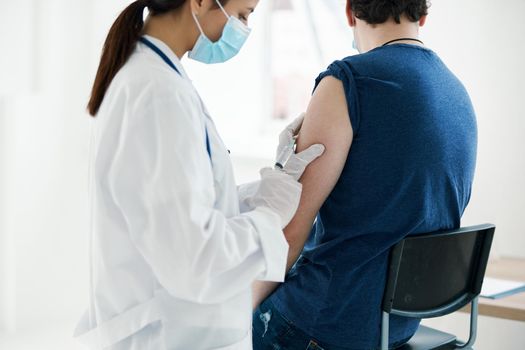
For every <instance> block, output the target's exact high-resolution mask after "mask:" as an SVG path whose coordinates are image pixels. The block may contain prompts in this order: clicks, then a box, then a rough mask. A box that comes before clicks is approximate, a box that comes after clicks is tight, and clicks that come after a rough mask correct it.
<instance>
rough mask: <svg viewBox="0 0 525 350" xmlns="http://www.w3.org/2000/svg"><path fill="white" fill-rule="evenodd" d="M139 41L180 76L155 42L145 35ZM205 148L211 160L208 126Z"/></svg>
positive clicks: (175, 67)
mask: <svg viewBox="0 0 525 350" xmlns="http://www.w3.org/2000/svg"><path fill="white" fill-rule="evenodd" d="M140 42H142V43H143V44H144V45H146V46H147V47H149V48H150V49H151V50H153V52H155V53H156V54H157V55H159V56H160V58H162V60H163V61H164V62H166V64H167V65H168V66H170V67H171V68H172V69H173V70H174V71H175V72H177V74H179V75H180V76H181V77H182V74H181V72H180V71H179V70H178V69H177V66H175V64H174V63H173V62H172V61H171V60H170V59H169V57H168V56H166V54H165V53H164V52H162V50H161V49H159V48H158V47H157V46H155V44H153V43H152V42H151V41H149V40H148V39H146V38H145V37H142V38H140ZM206 150H207V151H208V156H209V157H210V160H211V145H210V137H209V135H208V128H206Z"/></svg>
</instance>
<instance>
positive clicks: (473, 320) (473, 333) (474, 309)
mask: <svg viewBox="0 0 525 350" xmlns="http://www.w3.org/2000/svg"><path fill="white" fill-rule="evenodd" d="M470 305H471V307H470V335H469V338H468V341H467V342H466V343H461V342H456V349H465V348H470V347H472V345H474V342H475V341H476V337H477V332H478V297H476V298H474V300H472V303H471V304H470Z"/></svg>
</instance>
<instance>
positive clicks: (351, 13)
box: [346, 0, 355, 27]
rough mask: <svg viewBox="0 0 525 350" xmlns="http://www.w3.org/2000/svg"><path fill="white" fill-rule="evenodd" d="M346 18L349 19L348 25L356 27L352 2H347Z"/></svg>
mask: <svg viewBox="0 0 525 350" xmlns="http://www.w3.org/2000/svg"><path fill="white" fill-rule="evenodd" d="M346 17H347V18H348V24H349V25H350V27H355V16H354V11H352V0H346Z"/></svg>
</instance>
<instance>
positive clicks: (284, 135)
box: [275, 113, 325, 181]
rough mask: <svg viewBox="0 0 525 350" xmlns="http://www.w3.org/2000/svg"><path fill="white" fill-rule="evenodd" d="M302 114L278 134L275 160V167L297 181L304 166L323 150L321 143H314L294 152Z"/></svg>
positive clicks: (317, 156)
mask: <svg viewBox="0 0 525 350" xmlns="http://www.w3.org/2000/svg"><path fill="white" fill-rule="evenodd" d="M304 116H305V114H304V113H302V114H301V115H300V116H299V117H297V118H296V119H295V120H294V121H293V122H292V123H291V124H290V125H288V126H287V127H286V128H285V129H284V130H283V131H282V132H281V134H280V135H279V146H278V147H277V156H276V160H275V162H276V163H275V167H276V169H282V171H284V172H285V173H286V174H288V175H290V176H292V177H293V178H294V179H295V180H297V181H299V179H300V178H301V176H303V173H304V171H305V170H306V167H307V166H308V165H309V164H310V163H311V162H313V161H314V160H316V159H317V158H319V157H320V156H321V155H322V154H323V153H324V151H325V147H324V146H323V145H321V144H316V145H312V146H310V147H308V148H307V149H306V150H304V151H302V152H301V153H295V140H296V138H297V135H298V134H299V131H300V130H301V126H302V125H303V121H304Z"/></svg>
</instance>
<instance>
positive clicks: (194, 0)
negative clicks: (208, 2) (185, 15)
mask: <svg viewBox="0 0 525 350" xmlns="http://www.w3.org/2000/svg"><path fill="white" fill-rule="evenodd" d="M189 1H190V8H191V13H194V14H195V15H196V16H197V17H199V15H200V14H202V11H203V7H204V2H205V1H204V0H189Z"/></svg>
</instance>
